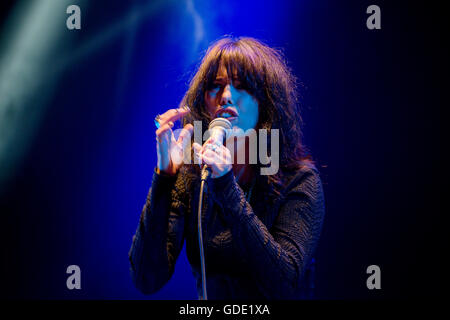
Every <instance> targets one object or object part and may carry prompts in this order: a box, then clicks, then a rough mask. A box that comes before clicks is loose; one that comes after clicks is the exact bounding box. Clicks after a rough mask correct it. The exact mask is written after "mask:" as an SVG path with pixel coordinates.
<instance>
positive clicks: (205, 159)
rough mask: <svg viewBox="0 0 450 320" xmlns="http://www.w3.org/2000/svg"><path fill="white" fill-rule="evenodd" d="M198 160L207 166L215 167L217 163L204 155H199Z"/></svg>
mask: <svg viewBox="0 0 450 320" xmlns="http://www.w3.org/2000/svg"><path fill="white" fill-rule="evenodd" d="M199 159H200V161H201V162H202V163H206V164H207V165H208V166H215V165H216V164H217V161H216V160H215V159H214V158H212V157H210V156H208V155H206V154H202V155H199Z"/></svg>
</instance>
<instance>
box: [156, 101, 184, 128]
mask: <svg viewBox="0 0 450 320" xmlns="http://www.w3.org/2000/svg"><path fill="white" fill-rule="evenodd" d="M189 112H191V110H190V109H189V107H187V106H186V107H182V108H178V109H170V110H167V111H166V112H164V113H163V114H161V115H160V116H159V124H160V127H162V126H163V125H165V124H166V123H168V122H169V121H172V122H175V121H177V120H178V119H180V118H181V117H183V116H185V115H187V114H188V113H189Z"/></svg>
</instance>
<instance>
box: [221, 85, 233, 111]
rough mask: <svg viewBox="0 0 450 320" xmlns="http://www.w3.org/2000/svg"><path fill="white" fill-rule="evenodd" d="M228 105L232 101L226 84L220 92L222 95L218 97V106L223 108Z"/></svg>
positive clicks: (228, 86)
mask: <svg viewBox="0 0 450 320" xmlns="http://www.w3.org/2000/svg"><path fill="white" fill-rule="evenodd" d="M228 104H233V99H232V95H231V86H230V85H229V84H227V85H226V86H225V87H224V89H223V92H222V95H221V97H220V105H221V106H225V105H228Z"/></svg>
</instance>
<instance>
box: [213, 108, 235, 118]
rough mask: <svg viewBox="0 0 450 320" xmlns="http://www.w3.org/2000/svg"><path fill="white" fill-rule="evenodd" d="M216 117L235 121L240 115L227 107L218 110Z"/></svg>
mask: <svg viewBox="0 0 450 320" xmlns="http://www.w3.org/2000/svg"><path fill="white" fill-rule="evenodd" d="M214 116H215V117H216V118H225V119H227V120H229V121H233V120H235V119H237V117H238V114H237V112H236V111H235V109H234V108H232V107H227V108H223V109H219V110H217V111H216V113H215V114H214Z"/></svg>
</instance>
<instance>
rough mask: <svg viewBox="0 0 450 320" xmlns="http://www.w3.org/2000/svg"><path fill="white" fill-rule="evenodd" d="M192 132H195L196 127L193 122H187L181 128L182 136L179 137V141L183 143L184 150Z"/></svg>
mask: <svg viewBox="0 0 450 320" xmlns="http://www.w3.org/2000/svg"><path fill="white" fill-rule="evenodd" d="M192 132H194V127H193V126H192V124H190V123H189V124H187V125H185V126H184V128H183V129H182V130H181V133H180V136H179V137H178V141H177V142H178V143H180V144H181V148H182V149H183V150H184V149H185V148H186V146H187V144H188V143H189V142H190V141H191V136H192Z"/></svg>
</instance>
